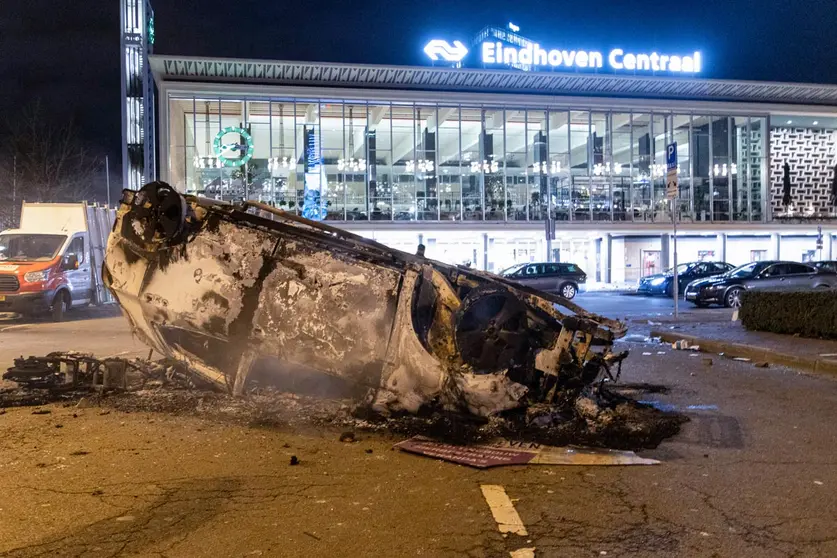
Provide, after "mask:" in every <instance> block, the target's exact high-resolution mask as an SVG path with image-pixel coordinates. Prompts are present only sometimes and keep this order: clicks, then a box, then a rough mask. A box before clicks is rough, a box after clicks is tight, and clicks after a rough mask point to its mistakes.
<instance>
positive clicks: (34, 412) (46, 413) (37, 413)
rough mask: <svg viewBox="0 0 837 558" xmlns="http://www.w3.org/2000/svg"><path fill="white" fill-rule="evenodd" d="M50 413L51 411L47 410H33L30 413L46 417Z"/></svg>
mask: <svg viewBox="0 0 837 558" xmlns="http://www.w3.org/2000/svg"><path fill="white" fill-rule="evenodd" d="M51 412H52V411H50V410H49V409H35V410H34V411H32V414H33V415H48V414H50V413H51Z"/></svg>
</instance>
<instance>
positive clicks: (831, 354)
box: [820, 353, 837, 358]
mask: <svg viewBox="0 0 837 558" xmlns="http://www.w3.org/2000/svg"><path fill="white" fill-rule="evenodd" d="M820 356H821V357H823V358H833V357H837V353H822V354H821V355H820Z"/></svg>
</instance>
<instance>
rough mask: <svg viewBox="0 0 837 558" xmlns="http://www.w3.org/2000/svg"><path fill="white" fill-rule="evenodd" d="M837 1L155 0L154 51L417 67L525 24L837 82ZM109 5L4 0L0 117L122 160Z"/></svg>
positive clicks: (582, 40)
mask: <svg viewBox="0 0 837 558" xmlns="http://www.w3.org/2000/svg"><path fill="white" fill-rule="evenodd" d="M834 8H835V0H803V1H800V0H766V1H765V0H754V1H737V0H700V1H696V2H661V1H657V0H642V1H634V0H597V1H596V2H589V1H579V2H574V3H568V2H555V1H554V0H552V1H533V0H530V1H514V2H512V1H510V0H507V1H504V2H502V1H497V0H480V1H475V0H472V1H469V2H464V1H458V0H444V1H440V2H421V3H418V2H403V3H395V2H381V3H376V2H363V1H362V0H354V1H341V2H333V1H320V2H282V1H275V0H274V1H271V0H258V1H255V0H237V1H235V2H230V1H221V0H202V1H200V2H196V1H192V0H157V1H156V3H155V5H154V9H155V15H156V28H157V41H156V47H155V49H156V52H157V53H159V54H181V55H193V56H215V57H239V58H264V59H282V60H314V61H316V60H322V61H331V62H365V63H381V64H425V63H426V59H425V58H424V54H423V53H422V51H421V49H422V47H423V46H424V44H425V43H426V42H427V40H429V39H431V38H444V39H448V40H453V39H460V40H462V41H463V42H465V43H466V44H468V43H469V42H470V39H471V37H472V36H473V35H474V34H475V33H476V32H477V31H478V30H479V29H480V28H482V27H483V26H485V25H488V24H496V25H500V26H505V24H506V23H507V22H509V21H512V22H514V23H515V24H516V25H518V26H520V28H521V30H520V34H521V35H523V36H525V37H528V38H531V39H533V40H536V41H539V42H541V43H542V44H544V45H548V46H550V47H556V48H570V49H571V48H578V49H590V50H602V51H606V50H607V49H608V48H611V47H622V48H626V49H631V48H633V49H636V50H642V51H646V52H648V51H651V50H658V51H666V50H667V51H674V52H678V53H689V52H691V51H693V50H700V51H701V52H702V54H703V59H704V68H705V69H704V72H703V77H709V78H730V79H744V80H771V81H797V82H815V83H837V15H835V10H834ZM119 55H120V53H119V2H118V0H87V1H86V2H69V1H66V0H63V1H62V0H2V3H0V122H5V121H7V120H9V118H10V117H12V116H13V114H14V111H15V109H16V107H19V106H21V105H24V104H26V103H28V102H31V101H32V100H34V99H40V100H41V102H42V105H43V107H44V109H45V110H46V111H47V112H48V113H49V114H53V115H61V114H63V115H65V116H67V115H69V116H72V118H73V119H74V120H75V122H76V124H77V126H78V129H79V132H80V134H81V135H82V137H83V139H84V141H85V142H86V143H87V144H88V145H89V146H90V147H91V149H92V150H94V151H95V152H96V153H97V154H101V155H104V154H110V155H111V157H113V158H116V159H117V162H118V157H119V153H120V144H119V142H120V126H121V124H120V98H119V96H120V88H119V83H120V81H119V79H120V78H119V60H120V57H119Z"/></svg>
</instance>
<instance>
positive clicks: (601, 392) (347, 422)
mask: <svg viewBox="0 0 837 558" xmlns="http://www.w3.org/2000/svg"><path fill="white" fill-rule="evenodd" d="M158 368H159V369H160V370H165V367H158ZM664 389H665V388H664V387H663V386H649V385H645V384H634V385H629V384H605V385H602V386H600V387H597V388H596V389H595V390H588V391H586V392H582V393H581V394H580V395H579V396H578V397H573V398H569V399H567V400H565V401H564V402H563V403H559V404H556V405H551V406H549V407H547V406H544V405H533V406H530V407H527V408H523V409H516V410H513V411H508V412H506V413H504V414H503V415H501V416H494V417H491V418H489V419H480V418H477V417H475V416H473V415H469V414H459V413H453V412H445V411H439V410H433V409H426V410H424V411H422V412H420V413H418V414H415V415H413V414H406V413H404V414H401V415H397V416H390V417H382V416H379V415H376V414H374V413H372V412H371V411H370V410H369V409H368V407H366V406H364V405H358V399H356V398H350V397H344V398H336V397H333V395H334V390H333V389H329V390H326V393H327V395H328V396H323V395H324V393H314V392H311V390H306V391H308V392H309V393H302V394H300V393H291V392H289V391H286V390H283V389H277V388H270V387H255V388H253V389H251V390H250V391H249V392H248V393H247V396H246V397H234V396H232V395H229V394H227V393H220V392H217V391H213V390H211V389H208V388H206V387H203V386H200V385H195V384H194V383H193V382H191V381H189V380H188V379H187V378H186V377H185V376H178V377H173V376H172V375H171V374H169V375H168V376H167V377H161V378H160V379H151V380H149V378H147V377H144V378H141V381H135V382H131V385H130V386H129V387H128V389H126V390H110V391H105V390H101V389H97V390H91V389H81V388H76V389H73V388H70V389H55V388H53V389H31V388H23V387H15V388H6V389H0V408H3V407H14V406H37V405H45V404H49V403H58V404H62V403H63V404H64V405H65V406H67V407H70V406H79V407H91V406H98V407H103V408H107V409H113V410H117V411H122V412H157V413H167V414H173V415H183V416H194V417H200V418H204V419H209V420H217V421H221V422H226V423H230V424H236V425H242V426H249V427H269V428H279V429H286V428H287V429H293V430H296V431H300V430H301V431H306V430H307V431H310V432H314V431H325V432H328V431H331V430H333V431H334V432H339V431H345V430H347V429H351V430H354V431H360V432H367V433H377V434H380V435H387V434H394V435H398V436H405V437H410V436H415V435H424V436H429V437H432V438H436V439H439V440H442V441H445V442H448V443H454V444H472V443H482V442H488V441H491V440H494V439H496V438H498V437H501V438H507V439H514V440H520V441H527V442H536V443H541V444H548V445H554V446H564V445H584V446H591V447H605V448H611V449H622V450H639V449H652V448H655V447H657V446H658V445H659V444H660V442H662V441H663V440H664V439H666V438H669V437H671V436H674V435H676V434H677V433H678V432H679V430H680V426H681V425H682V424H683V423H684V422H686V421H687V420H688V419H686V418H685V417H684V416H683V415H681V414H677V413H672V412H664V411H660V410H658V409H655V408H653V407H651V406H648V405H643V404H640V403H638V402H637V401H636V400H634V399H632V398H631V397H630V396H640V395H641V394H642V393H648V392H653V391H657V392H659V391H663V390H664ZM629 395H630V396H629ZM329 396H331V397H329Z"/></svg>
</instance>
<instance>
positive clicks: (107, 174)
mask: <svg viewBox="0 0 837 558" xmlns="http://www.w3.org/2000/svg"><path fill="white" fill-rule="evenodd" d="M105 185H106V186H105V187H106V188H107V190H108V209H110V165H109V161H108V156H107V155H105Z"/></svg>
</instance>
